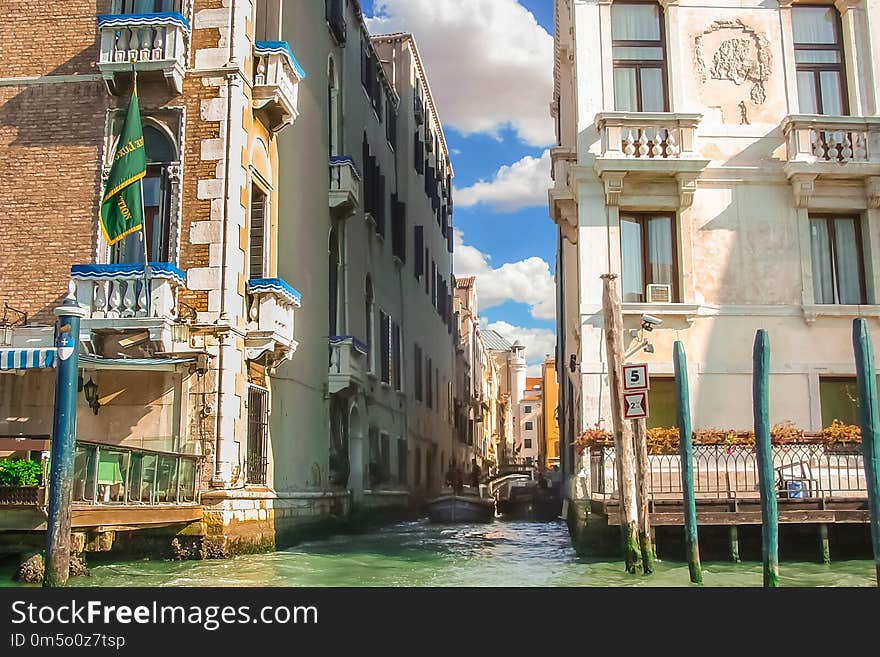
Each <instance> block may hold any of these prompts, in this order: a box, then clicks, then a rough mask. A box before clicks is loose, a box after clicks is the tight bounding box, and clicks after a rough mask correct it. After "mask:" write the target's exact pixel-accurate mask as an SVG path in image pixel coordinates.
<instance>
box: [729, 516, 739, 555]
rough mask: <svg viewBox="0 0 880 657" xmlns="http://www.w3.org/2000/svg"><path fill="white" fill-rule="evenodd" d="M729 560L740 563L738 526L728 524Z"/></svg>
mask: <svg viewBox="0 0 880 657" xmlns="http://www.w3.org/2000/svg"><path fill="white" fill-rule="evenodd" d="M730 560H731V561H732V562H733V563H740V561H741V559H740V558H739V528H738V527H737V526H736V525H731V526H730Z"/></svg>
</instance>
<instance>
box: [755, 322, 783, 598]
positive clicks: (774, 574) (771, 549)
mask: <svg viewBox="0 0 880 657" xmlns="http://www.w3.org/2000/svg"><path fill="white" fill-rule="evenodd" d="M752 363H753V370H752V408H753V411H754V417H755V454H756V456H757V460H758V488H759V490H760V493H761V553H762V556H763V560H764V586H766V587H771V588H773V587H776V586H779V516H778V512H777V508H776V477H775V476H774V470H773V450H772V447H771V446H770V338H769V336H768V335H767V331H766V330H764V329H759V330H758V332H757V334H756V335H755V347H754V350H753V353H752Z"/></svg>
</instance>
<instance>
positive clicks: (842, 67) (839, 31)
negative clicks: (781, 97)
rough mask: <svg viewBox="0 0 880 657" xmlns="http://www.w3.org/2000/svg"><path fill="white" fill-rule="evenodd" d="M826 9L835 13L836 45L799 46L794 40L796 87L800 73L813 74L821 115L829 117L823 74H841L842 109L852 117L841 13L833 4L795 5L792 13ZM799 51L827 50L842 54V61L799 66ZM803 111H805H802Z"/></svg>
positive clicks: (808, 44) (813, 44) (812, 44)
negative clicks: (823, 88)
mask: <svg viewBox="0 0 880 657" xmlns="http://www.w3.org/2000/svg"><path fill="white" fill-rule="evenodd" d="M818 7H821V8H824V9H831V10H833V11H834V15H835V17H836V20H835V21H834V37H835V40H836V43H834V44H826V43H802V44H798V43H797V41H794V39H792V42H793V44H794V51H795V57H794V59H795V63H794V68H795V87H797V75H798V73H812V74H813V90H814V92H815V94H816V105H817V109H818V111H819V114H820V115H822V116H829V115H827V114H825V112H824V108H823V105H824V103H823V100H822V83H821V79H820V78H821V74H822V72H823V71H834V72H836V73H839V74H840V98H841V108H842V109H843V116H850V108H849V88H848V85H847V80H846V49H845V48H844V43H843V20H842V19H841V16H840V12H839V11H838V10H837V7H835V6H834V5H833V4H827V5H826V4H821V5H813V4H802V5H798V4H795V5H793V6H792V8H791V10H792V12H796V11H798V10H799V9H804V8H811V9H812V8H818ZM798 50H807V51H815V50H825V51H832V52H838V53H840V61H839V62H838V63H836V64H834V63H821V64H818V63H815V64H799V63H798V61H797V52H798ZM798 102H800V97H798ZM801 111H803V109H801Z"/></svg>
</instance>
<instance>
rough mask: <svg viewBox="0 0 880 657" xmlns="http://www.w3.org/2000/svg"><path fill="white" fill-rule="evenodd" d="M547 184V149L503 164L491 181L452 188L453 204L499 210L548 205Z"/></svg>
mask: <svg viewBox="0 0 880 657" xmlns="http://www.w3.org/2000/svg"><path fill="white" fill-rule="evenodd" d="M549 187H550V151H549V150H546V151H544V153H543V154H542V155H541V157H540V158H537V157H532V156H531V155H526V156H525V157H524V158H522V159H521V160H519V161H518V162H514V163H513V164H510V165H507V164H505V165H504V166H502V167H501V168H500V169H498V171H497V172H496V173H495V177H494V178H493V179H492V180H491V181H485V180H481V181H480V182H478V183H475V184H474V185H471V186H470V187H464V188H462V189H456V190H455V204H456V206H458V207H460V208H470V207H473V206H475V205H477V204H480V203H483V204H485V205H489V206H491V207H492V208H493V209H494V210H496V211H500V212H516V211H517V210H522V209H523V208H529V207H534V206H536V205H546V204H547V189H548V188H549Z"/></svg>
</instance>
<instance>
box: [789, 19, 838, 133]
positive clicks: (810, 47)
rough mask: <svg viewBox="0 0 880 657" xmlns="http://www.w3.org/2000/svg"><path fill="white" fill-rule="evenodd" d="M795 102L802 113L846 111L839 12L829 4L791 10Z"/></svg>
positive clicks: (836, 113)
mask: <svg viewBox="0 0 880 657" xmlns="http://www.w3.org/2000/svg"><path fill="white" fill-rule="evenodd" d="M791 20H792V28H793V31H794V61H795V69H796V70H797V87H798V104H799V106H800V112H801V113H802V114H833V115H838V116H840V115H846V114H849V104H848V102H847V94H846V75H845V72H846V68H845V63H844V58H843V47H842V46H841V38H840V35H841V29H840V14H838V13H837V10H836V9H835V8H834V7H832V6H816V5H795V6H794V7H792V11H791Z"/></svg>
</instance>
